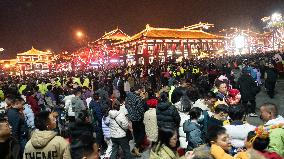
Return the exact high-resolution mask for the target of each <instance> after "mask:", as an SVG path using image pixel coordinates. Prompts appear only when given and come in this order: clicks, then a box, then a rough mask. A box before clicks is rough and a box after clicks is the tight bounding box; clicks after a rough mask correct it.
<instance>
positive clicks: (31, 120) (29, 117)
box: [24, 104, 35, 129]
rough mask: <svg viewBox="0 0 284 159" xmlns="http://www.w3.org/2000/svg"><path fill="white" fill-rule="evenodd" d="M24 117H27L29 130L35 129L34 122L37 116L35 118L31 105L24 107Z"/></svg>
mask: <svg viewBox="0 0 284 159" xmlns="http://www.w3.org/2000/svg"><path fill="white" fill-rule="evenodd" d="M24 108H25V109H24V115H25V120H26V123H27V125H28V127H29V128H31V129H33V128H34V127H35V123H34V120H35V116H34V112H33V110H32V108H31V106H30V105H28V104H25V105H24Z"/></svg>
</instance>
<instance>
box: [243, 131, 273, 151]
mask: <svg viewBox="0 0 284 159" xmlns="http://www.w3.org/2000/svg"><path fill="white" fill-rule="evenodd" d="M255 135H256V134H255V132H254V131H250V132H249V133H248V136H247V141H250V140H251V139H252V138H253V137H255ZM269 142H270V139H269V137H267V138H260V137H256V138H255V140H254V142H253V143H252V147H253V148H254V149H255V150H258V151H263V150H265V149H266V148H267V147H268V145H269Z"/></svg>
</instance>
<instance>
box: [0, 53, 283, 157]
mask: <svg viewBox="0 0 284 159" xmlns="http://www.w3.org/2000/svg"><path fill="white" fill-rule="evenodd" d="M276 55H277V56H276ZM282 57H283V54H281V53H275V52H273V53H261V54H253V55H241V56H230V57H222V58H215V59H198V60H196V59H188V60H183V61H182V62H179V63H176V62H172V61H170V62H168V63H164V64H150V65H148V66H143V65H136V66H120V67H116V68H111V69H110V68H98V69H92V70H79V71H76V72H60V73H50V74H43V75H42V74H32V75H25V76H3V77H0V78H1V81H0V101H1V107H0V112H1V113H0V156H1V157H0V158H3V159H8V158H12V159H18V158H24V159H38V158H52V159H57V158H58V159H59V158H66V159H71V158H72V159H82V158H86V159H96V158H110V159H115V158H126V159H130V158H135V157H141V158H142V157H144V156H145V155H143V154H145V153H148V155H147V156H149V158H150V159H178V158H188V159H189V158H194V159H211V158H212V159H227V158H228V159H230V158H232V159H233V158H238V159H250V158H268V159H280V158H283V157H284V118H283V117H282V116H281V115H280V114H279V112H278V106H277V105H275V104H273V103H263V104H261V105H260V110H259V111H258V110H257V109H256V95H257V94H258V93H259V92H260V91H261V89H265V91H266V92H267V95H268V96H269V98H274V95H275V91H274V90H275V85H276V82H277V79H278V78H279V75H281V73H283V62H282ZM279 59H281V60H279ZM257 116H259V117H260V118H261V119H262V120H263V122H264V124H263V125H252V124H251V123H249V122H247V121H246V119H247V117H257Z"/></svg>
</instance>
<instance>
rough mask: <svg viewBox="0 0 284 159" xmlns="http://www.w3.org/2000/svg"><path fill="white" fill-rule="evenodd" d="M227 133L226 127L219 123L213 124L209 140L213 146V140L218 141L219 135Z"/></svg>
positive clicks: (209, 131)
mask: <svg viewBox="0 0 284 159" xmlns="http://www.w3.org/2000/svg"><path fill="white" fill-rule="evenodd" d="M225 133H226V128H224V127H222V126H219V125H214V126H211V127H210V128H209V129H208V133H207V142H208V143H209V145H210V146H211V141H216V140H217V138H218V136H219V135H221V134H225Z"/></svg>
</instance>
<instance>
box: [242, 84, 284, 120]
mask: <svg viewBox="0 0 284 159" xmlns="http://www.w3.org/2000/svg"><path fill="white" fill-rule="evenodd" d="M267 102H270V103H274V104H276V105H277V106H278V111H279V114H280V115H284V80H283V79H281V80H278V82H277V83H276V87H275V96H274V98H273V99H271V98H269V97H268V95H267V94H266V91H265V88H264V86H262V88H261V92H259V93H258V94H257V96H256V107H257V109H256V113H257V114H258V115H259V114H260V113H259V108H260V106H261V104H263V103H267ZM247 120H248V122H249V123H251V124H253V125H259V124H262V121H261V120H260V118H259V117H248V119H247Z"/></svg>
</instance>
